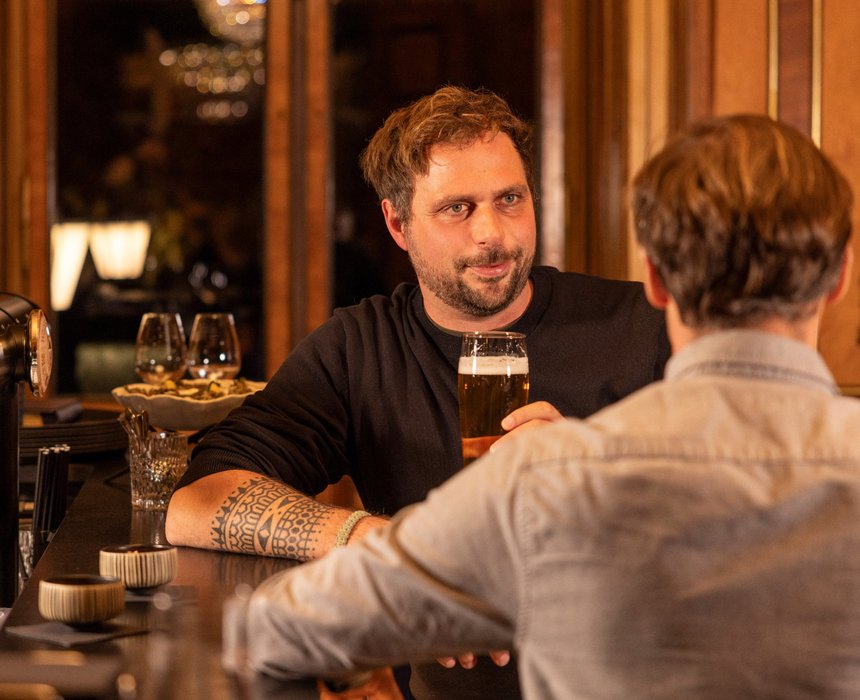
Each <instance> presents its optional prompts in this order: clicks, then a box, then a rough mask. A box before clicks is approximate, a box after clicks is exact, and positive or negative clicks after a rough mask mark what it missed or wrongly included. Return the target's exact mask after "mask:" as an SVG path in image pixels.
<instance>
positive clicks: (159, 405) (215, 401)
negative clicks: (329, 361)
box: [111, 379, 266, 430]
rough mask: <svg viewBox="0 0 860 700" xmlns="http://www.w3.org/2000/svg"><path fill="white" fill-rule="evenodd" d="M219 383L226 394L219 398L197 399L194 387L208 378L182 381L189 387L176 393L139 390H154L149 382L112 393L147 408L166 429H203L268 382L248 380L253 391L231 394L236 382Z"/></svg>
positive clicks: (129, 404)
mask: <svg viewBox="0 0 860 700" xmlns="http://www.w3.org/2000/svg"><path fill="white" fill-rule="evenodd" d="M218 383H219V384H220V385H221V386H222V388H223V389H224V394H223V395H222V396H219V397H217V398H206V399H200V398H194V393H195V389H194V387H205V386H207V385H208V384H209V380H207V379H193V380H185V381H183V382H182V385H183V386H186V387H188V388H187V389H181V390H180V393H179V395H177V394H174V393H166V394H155V395H151V396H147V395H146V394H144V393H139V392H140V391H147V390H150V391H151V390H152V387H151V386H150V385H148V384H126V385H125V386H118V387H117V388H116V389H114V390H113V391H112V392H111V393H112V394H113V397H114V398H115V399H116V400H117V401H118V402H119V403H120V404H121V405H122V406H123V407H126V408H132V409H134V410H135V411H146V413H147V415H148V416H149V422H150V423H151V424H152V425H154V426H155V427H157V428H162V429H163V430H202V429H203V428H208V427H209V426H210V425H215V423H217V422H218V421H220V420H221V419H222V418H225V417H226V416H227V414H228V413H230V411H232V410H233V409H234V408H236V406H238V405H239V404H241V403H242V402H243V401H244V400H245V399H246V398H247V397H248V396H250V395H251V393H254V392H257V391H259V390H260V389H262V388H263V387H264V386H266V384H265V382H250V381H246V382H245V383H246V384H247V385H248V388H249V389H251V393H248V394H230V393H228V392H229V389H230V387H232V385H233V383H234V381H233V380H232V379H221V380H219V381H218Z"/></svg>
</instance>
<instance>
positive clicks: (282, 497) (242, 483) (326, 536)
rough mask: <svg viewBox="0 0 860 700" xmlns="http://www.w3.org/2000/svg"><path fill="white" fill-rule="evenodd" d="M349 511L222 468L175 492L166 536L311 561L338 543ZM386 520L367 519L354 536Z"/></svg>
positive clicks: (186, 542) (224, 548) (265, 479)
mask: <svg viewBox="0 0 860 700" xmlns="http://www.w3.org/2000/svg"><path fill="white" fill-rule="evenodd" d="M350 513H351V511H348V510H344V509H343V508H337V507H334V506H330V505H326V504H324V503H319V502H318V501H316V500H314V499H313V498H311V497H310V496H307V495H305V494H303V493H301V492H299V491H297V490H295V489H294V488H292V487H290V486H288V485H286V484H284V483H282V482H280V481H276V480H274V479H270V478H268V477H265V476H261V475H259V474H253V473H251V472H222V473H220V474H214V475H211V476H208V477H204V478H203V479H201V480H199V481H198V482H194V483H193V484H190V485H189V486H186V487H184V488H183V489H180V490H179V491H177V492H176V494H174V497H173V500H172V501H171V503H170V509H169V510H168V518H167V536H168V539H169V540H170V541H171V542H173V543H174V544H180V545H189V546H195V547H202V548H207V549H218V550H222V551H227V552H238V553H242V554H258V555H264V556H272V557H286V558H289V559H296V560H298V561H307V560H309V559H316V558H319V557H321V556H322V555H324V554H325V553H326V552H328V551H329V550H330V549H332V548H333V547H334V546H335V541H336V540H337V536H338V533H339V532H341V531H342V528H343V525H344V523H345V522H346V521H347V519H348V518H349V516H350ZM383 523H384V521H383V520H382V519H380V518H375V517H368V518H364V519H363V520H362V521H360V522H359V523H358V524H357V525H356V526H355V529H354V530H353V532H352V533H351V534H352V537H351V538H350V539H352V538H355V539H359V538H360V537H361V536H363V534H364V533H365V532H366V531H368V530H369V529H372V528H373V527H378V526H379V525H381V524H383Z"/></svg>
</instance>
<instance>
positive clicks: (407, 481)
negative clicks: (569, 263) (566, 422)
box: [182, 267, 669, 515]
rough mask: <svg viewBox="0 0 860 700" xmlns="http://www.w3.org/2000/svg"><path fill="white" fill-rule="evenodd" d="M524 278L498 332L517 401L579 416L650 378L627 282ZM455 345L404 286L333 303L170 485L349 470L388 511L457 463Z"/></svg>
mask: <svg viewBox="0 0 860 700" xmlns="http://www.w3.org/2000/svg"><path fill="white" fill-rule="evenodd" d="M532 280H533V282H534V295H533V298H532V302H531V304H530V305H529V308H528V310H527V311H526V313H525V314H524V315H523V316H522V317H521V318H520V319H519V320H518V321H517V322H516V323H515V324H514V325H513V326H511V327H510V328H509V330H512V331H518V332H521V333H525V334H526V347H527V350H528V355H529V373H530V382H531V388H530V394H529V400H530V401H539V400H545V401H549V402H550V403H551V404H553V405H554V406H555V407H556V408H557V409H558V410H559V411H560V412H561V413H562V414H564V415H566V416H576V417H580V418H584V417H586V416H589V415H591V414H592V413H594V412H595V411H597V410H598V409H600V408H602V407H604V406H606V405H608V404H610V403H612V402H614V401H616V400H618V399H620V398H622V397H624V396H626V395H627V394H629V393H631V392H632V391H634V390H636V389H638V388H640V387H642V386H644V385H645V384H648V383H649V382H651V381H653V380H654V379H658V378H660V377H661V376H662V372H663V365H664V364H665V362H666V359H667V358H668V355H669V346H668V341H667V339H666V335H665V324H664V321H663V315H662V314H661V313H659V312H657V311H655V310H653V309H652V308H651V307H650V306H649V305H648V303H647V302H646V300H645V297H644V295H643V293H642V286H641V285H640V284H638V283H634V282H620V281H614V280H604V279H600V278H597V277H591V276H586V275H579V274H574V273H561V272H559V271H557V270H555V269H553V268H548V267H536V268H535V269H534V270H533V271H532ZM459 352H460V338H459V336H456V335H451V334H449V333H446V332H445V331H443V330H440V329H439V328H437V327H436V326H435V325H434V324H433V323H432V322H431V321H430V319H429V318H428V317H427V314H426V313H425V312H424V306H423V303H422V296H421V293H420V291H419V289H418V288H417V287H416V286H414V285H407V284H403V285H400V286H399V287H398V288H397V289H396V290H395V291H394V294H393V295H392V296H391V297H383V296H375V297H372V298H370V299H365V300H364V301H362V302H361V303H360V304H358V305H356V306H351V307H347V308H342V309H337V310H336V311H335V312H334V314H333V316H332V318H330V319H329V320H328V321H327V322H326V323H325V324H323V325H322V326H321V327H320V328H319V329H317V330H316V331H314V332H313V333H311V334H310V335H309V336H308V337H307V338H305V339H304V340H303V341H302V342H301V343H299V345H298V346H297V347H296V348H295V350H294V351H293V352H292V353H291V354H290V356H289V357H288V358H287V359H286V360H285V361H284V363H283V365H281V367H280V369H279V370H278V371H277V373H276V374H275V376H274V377H273V378H272V380H271V381H270V382H269V383H268V386H267V387H266V388H265V389H264V390H263V391H261V392H259V393H257V394H255V395H253V396H251V397H249V398H248V399H247V400H246V401H245V402H244V404H243V405H242V406H241V407H239V408H237V409H236V410H234V411H233V412H232V413H231V414H230V416H228V417H227V418H226V419H225V420H224V421H223V422H222V423H220V424H219V425H218V426H216V427H214V428H213V429H212V430H211V431H210V432H209V434H208V435H207V436H206V438H205V440H203V441H202V442H201V444H200V445H199V446H198V448H197V450H196V451H195V453H194V455H193V459H192V462H191V465H190V467H189V469H188V472H187V473H186V475H185V477H184V478H183V481H182V484H187V483H190V482H191V481H193V480H195V479H198V478H200V477H201V476H204V475H206V474H210V473H213V472H216V471H221V470H225V469H230V468H242V469H249V470H251V471H257V472H261V473H263V474H266V475H268V476H272V477H275V478H277V479H280V480H282V481H284V482H286V483H287V484H289V485H291V486H293V487H294V488H296V489H298V490H300V491H302V492H304V493H308V494H317V493H319V492H320V491H322V490H323V489H324V488H325V487H326V486H328V485H329V484H331V483H335V482H336V481H338V479H339V478H340V477H341V476H343V475H344V474H349V475H350V476H351V477H352V478H353V480H354V481H355V484H356V487H357V489H358V492H359V494H360V495H361V498H362V502H363V503H364V505H365V507H366V508H368V510H372V511H374V512H376V513H384V514H387V515H393V514H394V513H395V512H396V511H398V510H399V509H401V508H403V507H404V506H406V505H409V504H410V503H414V502H416V501H419V500H421V499H423V498H424V497H425V496H426V495H427V492H428V491H429V490H430V489H431V488H433V487H435V486H438V485H439V484H441V483H442V482H443V481H444V480H446V479H447V478H448V477H450V476H451V475H453V474H454V473H455V472H457V471H458V470H459V469H460V468H461V467H462V458H461V452H460V435H459V415H458V406H457V362H458V356H459Z"/></svg>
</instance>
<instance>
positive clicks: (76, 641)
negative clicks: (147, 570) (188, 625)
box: [5, 622, 148, 648]
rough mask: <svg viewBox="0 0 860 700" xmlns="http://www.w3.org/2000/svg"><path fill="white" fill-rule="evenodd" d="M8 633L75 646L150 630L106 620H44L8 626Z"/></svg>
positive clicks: (6, 628)
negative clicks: (75, 623)
mask: <svg viewBox="0 0 860 700" xmlns="http://www.w3.org/2000/svg"><path fill="white" fill-rule="evenodd" d="M5 630H6V632H7V633H8V634H11V635H13V636H15V637H23V638H24V639H35V640H36V641H39V642H48V643H49V644H57V645H59V646H61V647H66V648H69V647H74V646H78V645H81V644H95V643H96V642H106V641H107V640H109V639H115V638H116V637H127V636H129V635H132V634H143V633H144V632H147V631H148V630H146V629H144V628H143V627H134V626H132V625H117V624H113V623H110V622H105V623H102V624H99V625H92V626H87V627H71V626H69V625H64V624H63V623H62V622H42V623H39V624H36V625H16V626H14V627H9V626H6V627H5Z"/></svg>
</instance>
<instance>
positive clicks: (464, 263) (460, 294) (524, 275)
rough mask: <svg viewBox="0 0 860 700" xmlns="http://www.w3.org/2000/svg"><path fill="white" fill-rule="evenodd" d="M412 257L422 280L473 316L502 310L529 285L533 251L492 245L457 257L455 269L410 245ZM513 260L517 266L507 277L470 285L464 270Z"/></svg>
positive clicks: (431, 288) (489, 314) (491, 313)
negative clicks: (445, 268)
mask: <svg viewBox="0 0 860 700" xmlns="http://www.w3.org/2000/svg"><path fill="white" fill-rule="evenodd" d="M408 252H409V259H410V260H411V261H412V266H413V267H414V268H415V274H416V276H417V277H418V279H419V281H420V282H421V283H422V284H423V285H424V286H425V287H426V288H427V289H428V290H429V291H431V292H433V294H435V295H436V296H437V297H439V299H440V300H442V301H443V302H444V303H445V304H447V305H448V306H450V307H451V308H453V309H456V310H457V311H462V312H463V313H466V314H469V315H470V316H476V317H485V316H492V315H494V314H497V313H499V312H500V311H502V310H504V309H506V308H507V307H508V306H510V305H511V304H512V303H513V301H514V300H515V299H516V298H517V296H519V294H520V292H522V291H523V288H524V287H525V286H526V283H527V282H528V279H529V272H530V271H531V267H532V262H533V260H534V253H532V254H530V255H528V256H527V255H526V251H525V250H524V249H523V248H515V249H514V250H511V251H505V250H504V249H502V248H493V249H492V250H489V251H487V252H485V253H483V254H482V255H480V256H475V257H473V258H460V259H459V260H455V261H454V273H448V272H445V271H443V270H440V269H438V268H434V267H433V266H432V265H431V264H429V263H428V262H427V260H425V259H424V258H423V257H422V256H421V255H419V254H417V253H414V252H413V250H412V249H411V248H410V249H409V251H408ZM504 260H512V261H513V262H514V266H513V269H512V271H511V272H510V276H509V277H508V278H507V280H504V279H497V278H488V279H486V280H483V281H481V280H479V281H478V282H477V286H476V287H470V286H469V285H468V284H467V283H466V282H465V280H464V277H463V273H464V272H465V271H466V270H467V268H469V267H472V266H484V265H494V264H496V263H499V262H502V261H504Z"/></svg>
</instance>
